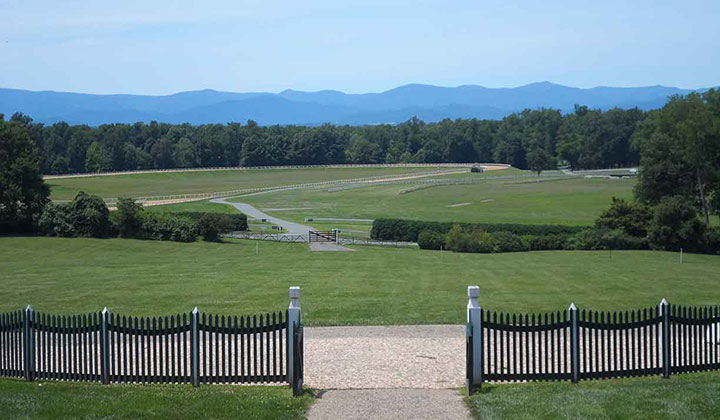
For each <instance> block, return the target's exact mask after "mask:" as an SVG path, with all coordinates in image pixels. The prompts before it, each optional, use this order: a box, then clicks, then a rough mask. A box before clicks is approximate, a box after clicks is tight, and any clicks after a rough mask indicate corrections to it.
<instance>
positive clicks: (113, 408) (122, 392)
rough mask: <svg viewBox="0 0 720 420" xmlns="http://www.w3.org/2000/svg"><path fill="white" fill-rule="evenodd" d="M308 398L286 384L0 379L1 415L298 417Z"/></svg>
mask: <svg viewBox="0 0 720 420" xmlns="http://www.w3.org/2000/svg"><path fill="white" fill-rule="evenodd" d="M311 402H312V397H310V396H309V395H307V394H306V395H304V396H302V397H298V398H295V397H293V396H292V391H291V390H290V389H289V388H288V387H267V386H262V387H260V386H258V387H245V386H231V385H208V386H201V387H200V388H193V387H192V386H190V385H110V386H103V385H99V384H81V383H62V382H25V381H21V380H11V379H1V380H0V417H1V418H3V419H29V418H33V419H66V418H73V419H168V418H172V419H175V420H181V419H268V420H271V419H272V420H275V419H303V418H305V412H306V411H307V409H308V407H309V406H310V404H311Z"/></svg>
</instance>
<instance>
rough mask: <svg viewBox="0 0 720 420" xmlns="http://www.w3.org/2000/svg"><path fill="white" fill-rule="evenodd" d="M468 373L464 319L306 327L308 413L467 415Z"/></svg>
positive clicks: (313, 416)
mask: <svg viewBox="0 0 720 420" xmlns="http://www.w3.org/2000/svg"><path fill="white" fill-rule="evenodd" d="M464 376H465V326H463V325H411V326H388V327H309V328H306V329H305V385H307V386H309V387H313V388H319V389H321V391H320V392H319V395H318V399H317V401H315V403H314V404H313V406H312V407H311V409H310V412H309V415H308V418H309V419H310V420H325V419H328V420H329V419H332V420H335V419H338V420H346V419H462V420H467V419H469V418H470V414H469V412H468V409H467V406H466V405H465V402H464V401H463V398H462V396H461V395H460V394H459V393H458V391H457V390H456V389H448V388H460V387H461V386H463V378H464Z"/></svg>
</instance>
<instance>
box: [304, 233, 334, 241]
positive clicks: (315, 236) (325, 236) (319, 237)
mask: <svg viewBox="0 0 720 420" xmlns="http://www.w3.org/2000/svg"><path fill="white" fill-rule="evenodd" d="M310 242H336V236H335V232H333V231H325V232H323V231H314V230H311V231H310Z"/></svg>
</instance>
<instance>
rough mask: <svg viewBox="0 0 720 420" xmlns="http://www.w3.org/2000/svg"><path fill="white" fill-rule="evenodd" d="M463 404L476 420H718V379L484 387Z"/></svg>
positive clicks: (694, 377)
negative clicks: (468, 408) (466, 403)
mask: <svg viewBox="0 0 720 420" xmlns="http://www.w3.org/2000/svg"><path fill="white" fill-rule="evenodd" d="M468 401H469V405H470V409H471V411H472V414H473V417H474V418H475V419H478V420H480V419H483V420H484V419H553V420H554V419H684V420H691V419H712V418H715V419H716V418H718V417H720V375H718V373H717V372H711V373H701V374H686V375H674V376H672V377H671V378H670V380H664V379H662V378H660V377H651V378H632V379H617V380H603V381H597V382H591V381H587V382H580V383H578V384H571V383H568V382H562V383H531V384H517V385H507V384H503V385H484V386H483V389H482V390H481V391H480V392H478V393H476V394H475V395H473V396H472V397H470V398H469V400H468Z"/></svg>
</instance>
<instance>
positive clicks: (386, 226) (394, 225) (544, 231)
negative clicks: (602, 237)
mask: <svg viewBox="0 0 720 420" xmlns="http://www.w3.org/2000/svg"><path fill="white" fill-rule="evenodd" d="M453 225H459V226H460V227H461V228H463V229H468V230H471V229H481V230H483V231H484V232H490V233H494V232H509V233H512V234H515V235H534V236H544V235H557V234H570V233H576V232H579V231H581V230H583V229H585V228H584V227H582V226H564V225H520V224H510V223H446V222H428V221H422V220H404V219H375V221H374V222H373V227H372V231H371V232H370V236H371V237H372V238H373V239H377V240H381V241H407V242H416V241H417V240H418V236H419V234H420V232H422V231H424V230H427V231H432V232H438V233H442V234H445V233H448V232H449V231H450V229H451V228H452V227H453Z"/></svg>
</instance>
